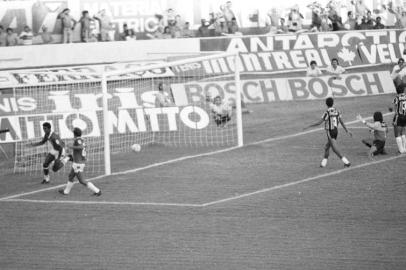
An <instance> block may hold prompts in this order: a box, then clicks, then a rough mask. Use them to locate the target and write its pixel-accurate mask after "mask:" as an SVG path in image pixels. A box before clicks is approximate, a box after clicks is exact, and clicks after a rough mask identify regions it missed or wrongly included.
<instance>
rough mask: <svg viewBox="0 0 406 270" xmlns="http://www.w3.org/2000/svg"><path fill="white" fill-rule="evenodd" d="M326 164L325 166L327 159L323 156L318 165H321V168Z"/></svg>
mask: <svg viewBox="0 0 406 270" xmlns="http://www.w3.org/2000/svg"><path fill="white" fill-rule="evenodd" d="M326 166H327V159H326V158H323V159H322V161H321V162H320V167H321V168H324V167H326Z"/></svg>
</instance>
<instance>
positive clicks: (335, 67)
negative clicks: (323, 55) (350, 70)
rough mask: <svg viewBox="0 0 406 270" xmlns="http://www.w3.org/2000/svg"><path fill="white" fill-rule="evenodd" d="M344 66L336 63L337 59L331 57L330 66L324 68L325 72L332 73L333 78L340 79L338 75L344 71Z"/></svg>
mask: <svg viewBox="0 0 406 270" xmlns="http://www.w3.org/2000/svg"><path fill="white" fill-rule="evenodd" d="M345 72H346V71H345V68H343V67H342V66H340V65H339V64H338V59H337V58H333V59H331V66H328V67H327V68H326V73H327V74H328V75H332V76H333V78H334V79H341V77H340V75H341V74H343V73H345Z"/></svg>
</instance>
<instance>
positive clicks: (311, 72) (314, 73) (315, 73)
mask: <svg viewBox="0 0 406 270" xmlns="http://www.w3.org/2000/svg"><path fill="white" fill-rule="evenodd" d="M321 75H323V72H322V71H321V70H320V69H319V68H318V67H317V62H316V61H314V60H312V61H311V62H310V67H309V68H308V69H307V71H306V76H307V77H319V76H321Z"/></svg>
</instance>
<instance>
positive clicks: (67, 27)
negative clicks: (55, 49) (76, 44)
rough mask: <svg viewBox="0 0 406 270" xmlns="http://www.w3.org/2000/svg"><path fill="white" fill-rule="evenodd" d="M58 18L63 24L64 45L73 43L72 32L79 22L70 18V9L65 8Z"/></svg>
mask: <svg viewBox="0 0 406 270" xmlns="http://www.w3.org/2000/svg"><path fill="white" fill-rule="evenodd" d="M57 18H58V19H60V20H61V22H62V43H72V41H73V40H72V31H73V29H75V25H76V23H77V22H76V20H75V19H73V18H72V16H70V9H69V8H65V9H64V10H63V11H62V12H61V13H59V14H58V17H57Z"/></svg>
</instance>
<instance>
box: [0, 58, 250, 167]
mask: <svg viewBox="0 0 406 270" xmlns="http://www.w3.org/2000/svg"><path fill="white" fill-rule="evenodd" d="M238 61H239V58H238V55H237V54H234V53H223V54H218V55H211V56H204V57H197V58H191V59H184V60H180V61H175V62H167V63H160V64H154V65H147V66H144V67H137V68H134V69H123V70H120V71H113V72H105V73H103V74H82V73H80V74H73V73H42V74H41V78H42V79H41V82H39V83H37V84H30V83H29V78H30V76H36V77H38V76H37V74H27V75H26V76H25V77H23V78H21V79H22V80H23V79H25V80H27V81H28V83H27V86H25V87H19V88H15V89H13V92H12V98H13V100H14V102H16V103H17V104H22V105H23V106H20V107H21V108H22V109H21V110H18V111H17V112H14V113H13V114H12V115H9V116H8V121H2V122H0V123H1V125H2V126H1V128H10V131H11V132H10V133H8V134H6V135H4V136H2V137H1V138H0V139H1V140H0V142H1V143H2V144H1V145H4V144H7V143H8V145H10V144H12V145H13V156H14V158H13V171H14V172H23V173H32V172H40V171H41V170H42V162H43V159H44V156H45V155H46V153H48V151H49V147H50V146H49V145H47V144H45V145H43V146H40V147H29V146H27V144H28V143H30V142H38V141H40V140H41V138H42V136H43V131H42V124H43V123H44V122H49V123H51V125H52V130H53V131H54V132H56V133H57V134H59V135H60V137H61V138H62V140H63V141H64V142H65V144H66V145H71V144H72V140H73V134H72V130H73V128H74V127H79V128H81V129H82V131H83V137H84V140H85V142H86V145H87V148H86V150H87V164H86V173H87V174H88V175H103V174H110V173H111V172H112V171H119V170H121V169H122V167H120V162H122V160H125V159H126V160H127V163H128V159H131V158H132V157H133V156H134V155H135V154H134V153H131V151H132V148H131V146H132V145H134V144H138V145H140V146H141V149H142V150H141V152H140V153H137V155H138V156H142V155H143V153H144V151H148V148H149V147H151V146H153V147H155V148H156V147H162V149H160V150H159V151H156V154H157V155H159V152H160V151H166V150H167V149H169V147H172V148H186V149H187V148H190V147H193V148H199V149H202V151H203V150H204V149H206V148H217V147H223V146H233V145H239V146H241V145H242V120H241V97H240V95H239V94H237V93H240V90H238V91H237V89H240V87H239V85H240V83H239V76H240V75H239V68H236V67H238V66H239V62H238ZM72 78H74V80H72ZM36 81H38V80H36ZM220 111H221V112H222V113H221V116H220V115H219V114H220V113H219V112H220ZM226 112H228V116H227V113H226ZM2 120H4V119H2ZM66 149H67V152H68V153H69V152H71V150H69V149H68V148H66ZM184 152H185V153H187V150H185V151H184ZM0 154H1V153H0ZM0 164H1V163H0ZM130 165H131V164H130ZM130 165H129V166H130ZM135 166H136V164H133V166H132V167H135ZM69 167H70V166H66V167H65V168H64V169H63V170H61V171H62V172H65V173H66V172H67V171H68V170H69Z"/></svg>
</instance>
